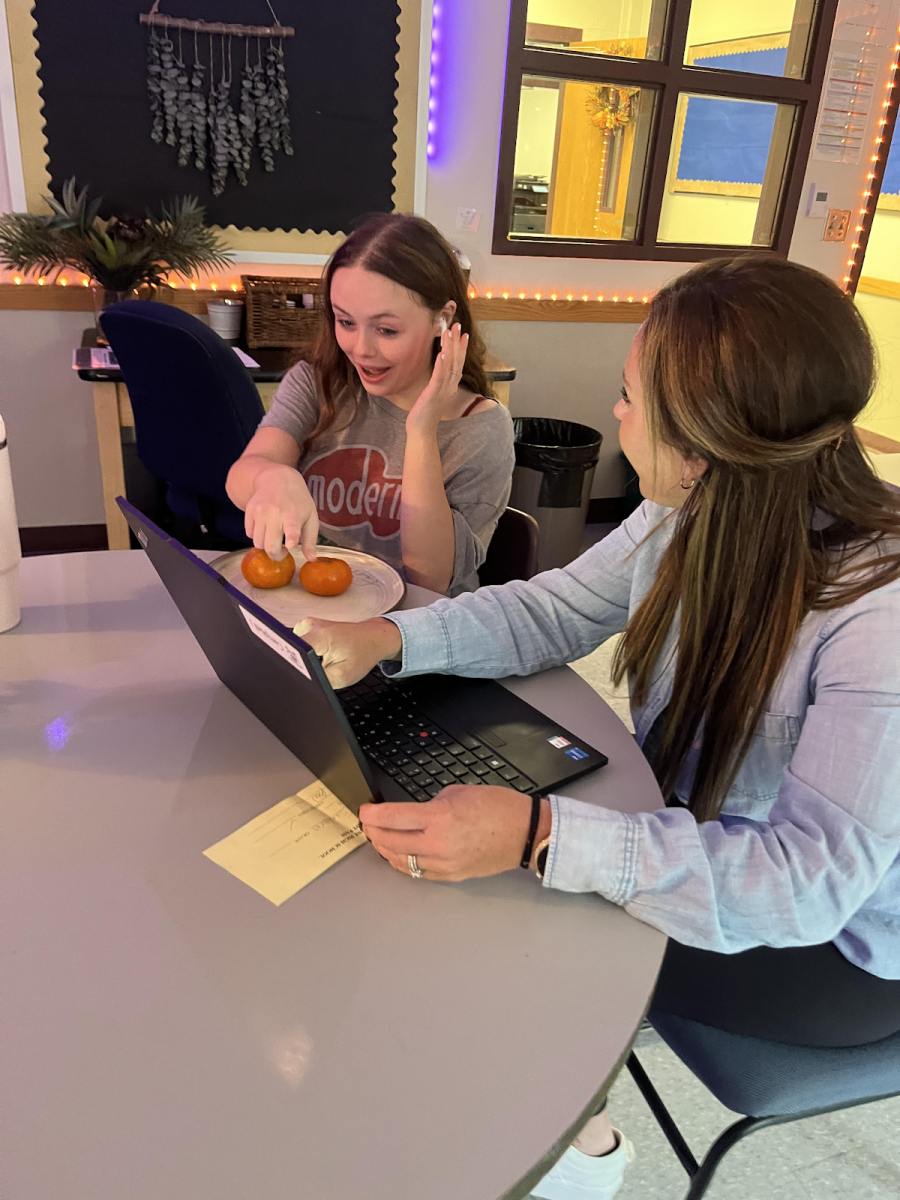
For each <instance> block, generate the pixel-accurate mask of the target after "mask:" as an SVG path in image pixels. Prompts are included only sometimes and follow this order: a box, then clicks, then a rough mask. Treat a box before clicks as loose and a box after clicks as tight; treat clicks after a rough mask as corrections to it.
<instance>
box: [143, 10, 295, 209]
mask: <svg viewBox="0 0 900 1200" xmlns="http://www.w3.org/2000/svg"><path fill="white" fill-rule="evenodd" d="M159 4H160V0H154V4H153V7H152V8H151V10H150V12H149V13H141V17H140V20H141V24H142V25H148V26H149V27H150V38H149V43H148V46H147V92H148V94H149V97H150V114H151V118H152V119H151V125H150V137H151V138H152V139H153V141H154V142H165V144H166V145H167V146H175V147H177V152H178V165H179V166H180V167H186V166H188V165H189V164H190V163H191V162H193V164H194V166H195V167H197V168H198V170H201V171H205V170H207V169H209V172H210V178H211V181H212V190H213V194H214V195H216V196H218V195H221V193H222V192H223V191H224V190H225V185H226V183H227V182H228V178H229V170H231V171H233V172H234V175H235V178H236V179H237V181H238V183H240V184H241V185H242V186H244V187H246V185H247V181H248V173H249V171H250V167H251V164H252V161H253V149H254V146H255V147H256V149H257V150H258V151H259V157H260V159H261V161H262V164H263V166H264V167H265V169H266V170H267V171H274V170H275V154H276V153H277V152H278V151H281V152H282V153H283V154H293V153H294V148H293V146H292V144H291V124H290V118H289V116H288V89H287V81H286V78H285V70H284V45H283V43H284V39H285V38H289V37H293V36H294V30H293V28H292V27H291V26H290V25H282V24H281V22H280V21H279V20H278V17H277V16H276V15H275V10H274V9H273V8H272V5H271V4H270V3H269V0H266V4H267V5H268V8H269V11H270V12H271V14H272V18H273V20H274V22H275V24H274V25H228V24H221V23H217V22H210V21H192V20H188V19H186V18H184V17H170V16H167V15H166V14H165V13H161V12H159ZM185 35H188V36H185ZM190 35H193V37H192V38H191V37H190ZM241 49H242V50H243V69H242V74H241V80H240V87H239V89H238V96H237V108H235V106H234V104H233V103H232V84H233V80H234V62H235V60H236V59H237V61H238V62H240V57H241V55H240V51H241ZM188 58H190V63H188V62H187V61H186V60H187V59H188Z"/></svg>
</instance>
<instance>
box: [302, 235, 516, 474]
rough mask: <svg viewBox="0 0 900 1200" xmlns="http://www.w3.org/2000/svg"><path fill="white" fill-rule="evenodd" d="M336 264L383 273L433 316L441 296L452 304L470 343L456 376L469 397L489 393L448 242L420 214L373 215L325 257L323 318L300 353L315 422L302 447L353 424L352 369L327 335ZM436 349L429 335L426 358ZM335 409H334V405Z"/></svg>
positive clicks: (355, 391) (481, 349)
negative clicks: (308, 369) (315, 404)
mask: <svg viewBox="0 0 900 1200" xmlns="http://www.w3.org/2000/svg"><path fill="white" fill-rule="evenodd" d="M341 267H364V268H365V269H366V270H367V271H374V272H375V273H376V274H378V275H384V276H385V278H386V279H391V280H393V282H394V283H399V284H400V286H401V287H404V288H406V289H407V291H410V292H412V293H413V294H414V295H415V296H416V298H417V299H418V300H419V302H420V303H421V304H422V305H423V306H424V307H425V308H427V309H428V310H429V311H430V312H432V313H438V312H440V310H441V309H442V308H443V307H444V305H445V304H446V303H447V301H448V300H453V301H454V302H455V304H456V316H455V317H454V323H455V322H457V321H458V322H459V324H460V326H461V328H462V332H463V333H467V334H468V335H469V348H468V351H467V352H466V362H465V366H464V367H463V373H462V378H461V380H460V382H461V384H462V385H463V387H466V388H468V389H469V391H471V392H474V393H475V395H476V396H490V395H492V392H491V389H490V385H489V383H488V379H487V375H486V374H485V370H484V357H485V353H486V349H485V345H484V341H483V339H482V337H481V334H480V333H479V332H478V328H477V326H476V325H475V322H474V320H473V319H472V312H471V309H470V308H469V296H468V289H467V286H466V280H465V276H464V275H463V272H462V268H461V267H460V265H459V262H458V260H457V257H456V255H455V254H454V252H453V250H452V248H451V246H450V244H449V243H448V242H447V241H446V240H445V239H444V238H443V237H442V236H441V234H440V233H439V232H438V230H437V229H435V227H434V226H433V225H432V224H431V223H430V222H429V221H426V220H425V219H424V218H423V217H415V216H411V215H408V214H401V213H378V214H377V215H376V216H373V217H369V218H368V220H366V221H365V222H364V223H363V224H362V225H360V226H359V228H358V229H355V230H354V231H353V233H351V234H350V235H349V237H348V238H347V240H346V241H345V242H344V243H343V244H342V245H341V246H340V248H339V249H338V250H336V251H335V253H334V254H333V255H332V256H331V259H330V260H329V262H328V265H327V267H326V268H325V273H324V275H323V277H322V282H323V287H322V295H323V303H322V320H321V322H320V325H319V330H318V333H317V335H316V339H315V341H314V343H313V345H312V346H311V347H310V349H309V350H308V351H307V352H305V353H303V354H301V357H302V358H303V359H305V360H306V361H307V362H308V363H310V365H311V366H312V367H313V369H314V371H315V374H316V383H317V385H318V392H319V403H320V408H319V420H318V422H317V423H316V427H315V429H314V430H313V431H312V433H311V434H310V435H309V437H308V438H307V440H306V442H305V443H304V445H303V447H302V449H303V451H304V452H305V451H306V450H307V449H308V447H309V446H310V444H311V443H312V442H314V441H315V439H316V438H318V437H321V436H322V434H323V433H325V432H326V431H327V430H329V429H331V428H333V427H334V426H335V424H336V423H337V421H338V420H339V419H340V422H341V424H340V425H339V426H338V428H340V429H346V428H347V426H348V425H350V424H352V422H353V420H354V418H355V416H356V414H357V412H358V410H359V401H360V397H361V394H362V392H363V386H362V383H361V382H360V378H359V375H358V374H357V371H356V368H355V367H354V366H353V364H352V363H351V362H350V360H349V359H348V358H347V356H346V354H345V353H344V352H343V350H342V349H341V348H340V346H339V345H338V342H337V338H336V337H335V332H334V309H333V308H332V307H331V281H332V279H333V278H334V273H335V271H338V270H340V268H341ZM439 350H440V339H439V338H435V340H434V346H433V348H432V362H433V361H434V359H435V358H436V357H437V354H438V351H439ZM339 408H340V409H341V410H342V411H340V412H339V411H338V409H339Z"/></svg>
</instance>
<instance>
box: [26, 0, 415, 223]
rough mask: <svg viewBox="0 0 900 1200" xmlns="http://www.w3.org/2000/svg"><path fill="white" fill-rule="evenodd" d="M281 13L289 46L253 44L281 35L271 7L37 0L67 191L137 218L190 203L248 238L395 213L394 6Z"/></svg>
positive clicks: (47, 110) (318, 1)
mask: <svg viewBox="0 0 900 1200" xmlns="http://www.w3.org/2000/svg"><path fill="white" fill-rule="evenodd" d="M273 4H274V9H275V11H276V12H277V21H278V25H277V26H274V27H275V28H278V29H290V30H291V31H292V34H291V35H287V36H283V37H267V36H260V35H259V34H258V33H254V32H253V31H254V30H265V29H272V28H273V11H272V9H271V8H270V6H269V5H268V4H267V3H266V0H155V2H154V0H92V3H91V4H90V5H77V6H76V5H72V3H71V0H35V5H34V16H35V19H36V22H37V28H36V37H37V42H38V59H39V63H40V77H41V98H42V101H43V118H44V125H45V134H46V138H47V154H48V157H49V171H50V177H51V184H52V188H53V190H54V192H58V191H59V189H60V188H61V186H62V184H63V183H64V182H65V180H67V179H69V178H71V177H73V176H74V177H75V179H76V180H77V182H78V184H79V186H84V185H89V186H90V188H91V192H92V194H93V195H102V196H103V197H104V210H105V211H109V212H117V213H134V214H136V215H143V213H144V212H145V210H146V209H147V208H152V209H157V210H158V209H159V206H160V204H161V203H162V202H165V201H169V200H171V199H172V198H173V197H174V196H181V195H193V196H197V197H198V198H199V200H200V202H201V204H203V205H204V206H205V208H206V214H207V219H208V221H210V223H214V224H216V225H221V226H228V225H234V226H237V227H238V228H239V229H242V228H248V229H285V230H291V229H298V230H301V231H304V230H313V231H315V232H322V233H339V232H342V231H345V230H346V229H348V228H350V227H351V226H352V224H353V222H354V221H355V220H357V219H358V218H359V217H360V216H363V215H365V214H366V213H369V212H377V211H383V212H384V211H390V210H391V209H392V207H393V192H394V157H395V141H396V138H395V106H396V96H395V93H396V89H397V79H396V75H397V54H398V43H397V37H398V32H399V26H398V16H399V6H398V4H397V2H396V0H273ZM142 14H144V15H145V16H147V15H149V14H153V17H154V23H153V24H151V25H148V24H146V23H144V24H142V23H141V20H140V18H141V15H142ZM169 17H171V18H180V19H181V21H182V24H179V25H177V26H176V25H172V26H168V25H167V23H166V19H167V18H169ZM160 19H161V20H162V23H161V24H160ZM223 26H224V27H225V29H222V27H223ZM229 26H232V27H237V29H243V30H249V31H250V32H248V33H243V34H242V33H238V32H237V31H236V30H234V29H228V27H229ZM217 29H221V31H220V32H217V31H216V30H217Z"/></svg>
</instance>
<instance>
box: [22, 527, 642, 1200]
mask: <svg viewBox="0 0 900 1200" xmlns="http://www.w3.org/2000/svg"><path fill="white" fill-rule="evenodd" d="M417 599H418V601H419V602H421V600H422V597H421V596H418V597H417V595H416V592H415V590H412V591H411V602H413V603H414V602H415V601H416V600H417ZM22 607H23V617H22V623H21V625H20V626H19V627H18V628H17V629H15V630H13V631H11V632H9V633H7V634H5V635H3V636H2V638H0V679H2V681H3V683H2V693H3V710H2V711H3V716H2V726H0V748H2V754H3V761H4V768H3V788H2V796H0V814H2V828H3V837H2V839H0V912H2V914H3V918H2V921H0V976H2V978H3V987H2V991H3V1000H2V1004H0V1013H2V1015H0V1020H2V1023H3V1034H2V1045H3V1059H2V1061H3V1068H2V1071H0V1097H2V1101H0V1105H2V1109H0V1112H2V1115H0V1160H2V1162H3V1164H4V1165H3V1177H4V1191H5V1192H8V1194H9V1195H10V1196H15V1197H16V1200H46V1198H47V1197H48V1196H58V1197H65V1200H122V1197H125V1196H127V1197H128V1200H176V1198H177V1200H181V1198H184V1200H188V1198H190V1200H248V1198H249V1197H253V1200H298V1198H303V1200H307V1198H308V1200H497V1198H498V1197H501V1196H505V1197H509V1198H513V1197H521V1196H523V1195H524V1194H526V1192H527V1190H528V1187H529V1186H530V1185H531V1184H532V1183H533V1181H534V1179H535V1178H536V1177H537V1176H538V1175H539V1174H541V1173H543V1170H545V1169H546V1168H547V1166H548V1165H549V1164H550V1163H551V1162H552V1161H553V1160H554V1158H555V1157H557V1156H558V1154H559V1153H560V1152H561V1149H562V1148H563V1147H564V1146H565V1145H567V1144H568V1141H569V1140H570V1139H571V1137H572V1136H573V1134H574V1132H576V1131H577V1129H578V1128H579V1127H580V1125H581V1124H582V1123H583V1121H584V1120H585V1119H586V1117H587V1116H588V1115H589V1114H590V1112H592V1111H593V1105H594V1104H595V1102H596V1100H597V1098H598V1097H599V1096H602V1095H604V1094H605V1091H606V1089H607V1088H608V1086H609V1080H610V1078H611V1076H613V1075H614V1073H615V1071H616V1069H617V1067H618V1065H619V1064H620V1062H621V1060H622V1058H623V1056H624V1054H625V1053H626V1052H627V1050H628V1048H629V1046H630V1042H631V1039H632V1037H633V1035H634V1033H635V1030H636V1028H637V1026H638V1024H639V1022H640V1019H641V1016H642V1014H643V1012H644V1009H645V1007H646V1004H647V1002H648V999H649V997H650V994H651V991H652V988H653V984H654V980H655V978H656V974H657V971H658V969H659V965H660V962H661V959H662V954H663V949H664V944H665V939H664V937H663V936H662V935H661V934H660V933H658V932H657V931H656V930H654V929H651V928H650V927H649V926H647V925H643V924H641V923H640V922H639V921H636V920H634V919H632V918H631V917H629V916H628V915H627V914H626V913H625V912H623V911H622V910H620V909H618V908H616V907H614V906H613V905H611V904H608V903H606V902H605V901H604V900H602V899H601V898H599V897H597V896H594V895H588V896H577V895H565V894H562V893H559V892H553V891H550V890H547V889H544V888H542V887H541V886H540V885H539V883H538V881H537V880H536V879H535V877H534V876H533V875H532V874H530V873H526V872H525V871H521V870H516V871H510V872H508V873H506V874H505V875H502V876H498V877H496V878H493V879H484V880H474V881H471V882H468V883H463V884H429V883H421V882H417V881H415V880H413V879H410V878H408V877H406V876H403V875H400V874H398V873H396V872H395V871H392V870H391V869H390V868H389V867H388V866H387V864H386V863H384V862H383V861H382V860H381V859H380V858H379V857H378V855H377V854H376V853H375V852H374V851H373V850H372V848H371V847H370V846H368V845H367V846H364V847H363V848H362V849H360V850H358V851H357V852H356V853H354V854H352V855H351V856H350V857H349V858H347V859H345V860H344V861H342V862H340V863H339V864H337V865H336V866H335V867H334V868H332V869H331V870H330V871H328V872H327V873H326V874H325V875H323V876H322V877H321V878H320V879H318V880H316V881H315V882H314V883H313V884H311V885H310V886H309V887H308V888H306V889H305V890H303V891H301V892H300V893H298V894H297V895H296V896H294V897H293V898H292V899H291V900H289V901H287V902H286V903H285V904H284V905H282V906H281V907H280V908H275V907H273V906H272V905H271V904H270V903H269V902H268V901H266V900H264V899H263V898H262V897H261V896H259V895H257V894H256V893H255V892H254V891H252V890H251V889H250V888H248V887H245V886H244V885H243V884H242V883H240V882H239V881H238V880H237V879H235V878H233V877H232V876H231V875H229V874H228V873H227V872H225V871H223V870H221V869H220V868H219V867H217V866H216V865H214V864H213V863H212V862H210V861H209V860H208V859H206V858H204V857H203V854H202V851H203V850H204V849H205V848H206V847H208V846H210V845H212V844H213V843H214V842H216V841H218V840H219V839H220V838H222V837H224V836H226V835H228V834H229V833H232V832H233V831H234V830H236V829H237V828H238V827H239V826H241V825H243V824H244V823H245V822H246V821H248V820H249V819H251V818H252V817H254V816H256V815H257V814H258V813H260V812H262V811H264V810H265V809H267V808H268V807H270V806H271V805H273V804H275V803H277V802H278V801H280V800H282V799H284V797H286V796H290V795H292V794H293V793H294V792H296V791H298V790H299V789H300V788H302V787H304V786H305V785H306V784H307V783H309V782H310V781H311V777H310V775H309V772H308V771H307V770H306V769H305V768H304V767H303V766H302V764H301V763H299V762H298V760H297V759H296V758H294V757H293V755H291V754H290V752H289V751H288V750H287V749H285V747H284V746H282V745H281V743H280V742H278V741H277V740H276V739H275V738H274V736H273V735H272V734H271V733H269V731H268V730H267V729H266V728H265V727H264V726H263V725H262V724H260V723H259V722H258V721H257V720H256V718H255V717H253V716H252V715H251V714H250V712H249V711H248V710H247V709H245V708H244V707H243V705H242V704H241V703H240V702H239V701H238V700H237V699H235V697H234V696H233V695H232V694H231V693H230V692H229V691H227V689H226V688H224V687H223V686H222V685H221V684H220V683H219V682H218V680H217V679H216V678H215V676H214V675H213V672H212V670H211V668H210V667H209V665H208V663H207V662H206V659H205V658H204V657H203V654H202V653H201V651H200V649H199V647H198V646H197V644H196V642H195V641H194V639H193V637H192V636H191V634H190V633H189V632H188V630H187V628H186V626H185V625H184V623H183V621H182V619H181V617H180V615H179V613H178V611H177V609H176V608H175V605H174V604H173V603H172V601H171V600H170V599H169V596H168V594H167V593H166V591H165V589H164V588H163V586H162V584H161V583H160V582H159V580H158V578H157V576H156V574H155V572H154V571H153V568H152V566H151V564H150V562H149V561H148V560H147V559H146V558H145V556H144V554H143V553H142V552H140V551H131V552H125V553H121V552H120V553H110V552H104V553H95V554H70V555H58V556H53V557H44V558H32V559H27V560H25V562H23V564H22ZM507 686H509V687H510V688H511V689H512V690H513V691H515V692H516V693H517V694H519V695H521V696H523V697H524V698H526V699H527V700H529V701H530V702H531V703H533V704H535V705H537V706H538V707H540V708H541V709H543V710H544V711H546V712H547V713H548V714H550V715H551V716H553V717H554V718H555V719H556V720H558V721H559V722H561V723H562V724H564V725H566V726H568V727H569V728H570V729H572V730H573V731H574V732H575V733H577V734H580V735H581V736H583V737H585V738H587V739H588V740H589V741H590V742H592V744H594V745H595V746H597V747H598V748H599V749H602V750H603V751H605V753H606V754H608V756H609V760H610V761H609V765H608V766H607V767H605V768H603V770H601V771H599V772H597V773H595V775H594V776H593V777H590V778H587V779H584V780H581V781H579V782H578V783H577V784H574V785H571V787H570V788H569V789H567V790H568V792H569V794H574V795H577V796H580V797H582V798H584V799H588V800H596V801H599V802H603V803H605V804H607V805H610V806H612V807H615V808H619V809H622V810H624V811H638V810H650V809H654V808H656V807H658V806H659V805H660V802H661V801H660V795H659V792H658V790H657V787H656V783H655V781H654V779H653V776H652V774H651V772H650V769H649V767H648V766H647V764H646V762H645V760H644V758H643V757H642V755H641V753H640V751H639V750H638V748H637V746H636V745H635V743H634V741H633V739H632V738H631V736H630V735H629V734H628V732H627V731H626V729H625V728H624V726H623V725H622V724H621V723H620V722H619V720H618V718H617V717H616V716H615V715H614V714H613V713H612V711H611V710H610V709H609V708H608V707H607V705H606V704H605V703H604V702H603V701H602V700H601V699H600V698H599V696H597V694H596V693H595V692H594V691H593V690H592V689H591V688H590V687H589V686H588V685H587V684H586V683H585V682H584V681H583V680H581V679H580V678H579V677H578V676H577V675H576V674H575V673H574V672H572V671H570V670H569V669H568V668H560V669H558V670H553V671H549V672H546V673H544V674H543V675H540V676H536V677H533V678H531V679H525V680H523V679H516V680H511V681H507ZM299 716H300V715H299V714H298V717H299ZM535 1172H537V1175H536V1174H535Z"/></svg>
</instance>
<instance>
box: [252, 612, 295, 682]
mask: <svg viewBox="0 0 900 1200" xmlns="http://www.w3.org/2000/svg"><path fill="white" fill-rule="evenodd" d="M240 608H241V615H242V616H243V618H244V620H245V621H246V622H247V624H248V625H249V626H250V629H251V631H252V632H253V633H255V634H256V636H257V637H258V638H259V640H260V641H261V642H265V643H266V645H267V646H270V647H271V648H272V649H273V650H274V651H275V653H276V654H280V655H281V657H282V658H283V659H284V660H285V661H286V662H289V663H290V664H291V666H292V667H295V668H296V669H297V670H298V671H302V673H303V674H304V675H305V676H306V678H307V679H309V678H310V674H309V668H308V667H307V665H306V663H305V662H304V661H303V655H302V654H301V653H300V651H299V650H297V649H295V648H294V647H293V646H292V645H291V644H290V642H286V641H285V640H284V638H283V637H279V636H278V634H277V633H276V632H275V631H274V630H273V629H270V628H269V627H268V625H264V624H263V623H262V621H260V620H258V619H257V618H256V617H254V615H253V613H250V612H247V610H246V608H244V606H243V605H241V606H240Z"/></svg>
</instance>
